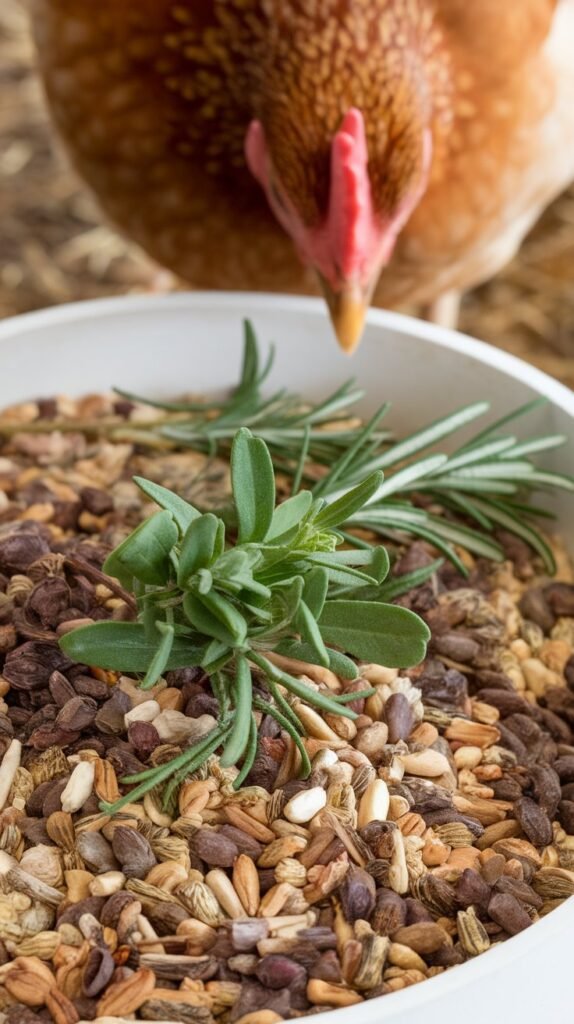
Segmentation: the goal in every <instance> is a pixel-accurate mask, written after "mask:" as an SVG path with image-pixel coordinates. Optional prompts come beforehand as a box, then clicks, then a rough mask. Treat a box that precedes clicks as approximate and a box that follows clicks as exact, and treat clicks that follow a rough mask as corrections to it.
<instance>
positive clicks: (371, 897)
mask: <svg viewBox="0 0 574 1024" xmlns="http://www.w3.org/2000/svg"><path fill="white" fill-rule="evenodd" d="M375 895H376V885H375V880H374V878H372V876H371V875H369V874H368V873H367V872H366V871H363V869H362V868H358V867H355V866H354V865H351V867H350V868H349V870H348V872H347V874H346V875H345V878H344V880H343V883H342V885H341V887H340V889H339V897H340V899H341V906H342V909H343V914H344V915H345V918H346V920H347V921H350V922H353V921H358V920H361V921H368V920H369V918H370V916H371V914H372V913H373V910H374V909H375Z"/></svg>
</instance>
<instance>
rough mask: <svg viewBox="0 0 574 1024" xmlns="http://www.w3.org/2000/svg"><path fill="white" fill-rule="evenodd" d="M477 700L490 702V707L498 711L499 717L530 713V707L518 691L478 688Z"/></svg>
mask: <svg viewBox="0 0 574 1024" xmlns="http://www.w3.org/2000/svg"><path fill="white" fill-rule="evenodd" d="M476 698H477V700H480V701H483V702H484V703H485V704H490V705H491V707H493V708H497V709H498V710H499V711H500V714H501V717H502V718H506V717H507V716H508V715H515V714H518V715H532V707H531V705H530V704H529V703H528V701H527V700H525V699H524V697H521V696H520V694H519V693H509V692H508V691H507V690H496V689H485V690H479V691H478V693H477V695H476Z"/></svg>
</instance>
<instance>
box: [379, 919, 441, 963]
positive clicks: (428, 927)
mask: <svg viewBox="0 0 574 1024" xmlns="http://www.w3.org/2000/svg"><path fill="white" fill-rule="evenodd" d="M391 938H392V940H393V942H399V943H400V944H401V945H402V946H409V947H410V949H414V951H415V953H420V954H421V956H425V955H426V954H429V953H436V952H437V950H439V949H440V948H441V947H442V946H445V945H450V943H451V940H450V937H449V936H448V934H447V933H446V932H445V930H444V928H441V927H440V925H438V924H434V923H433V922H432V921H421V922H419V923H418V924H410V925H405V926H404V927H403V928H399V929H398V931H396V932H394V934H393V935H392V936H391Z"/></svg>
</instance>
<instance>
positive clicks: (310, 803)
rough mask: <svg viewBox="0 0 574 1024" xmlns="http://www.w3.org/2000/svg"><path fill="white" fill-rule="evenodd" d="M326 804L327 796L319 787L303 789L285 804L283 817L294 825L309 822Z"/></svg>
mask: <svg viewBox="0 0 574 1024" xmlns="http://www.w3.org/2000/svg"><path fill="white" fill-rule="evenodd" d="M326 803H327V794H326V792H325V790H324V789H323V788H322V787H321V786H313V787H312V789H303V790H301V792H300V793H296V794H295V796H293V797H291V799H290V800H289V801H288V802H287V803H286V804H285V807H284V808H283V815H284V817H285V818H287V820H288V821H292V822H293V823H294V824H295V825H303V824H304V823H305V822H306V821H311V818H314V817H315V815H316V814H318V813H319V811H321V810H322V809H323V807H324V806H325V804H326Z"/></svg>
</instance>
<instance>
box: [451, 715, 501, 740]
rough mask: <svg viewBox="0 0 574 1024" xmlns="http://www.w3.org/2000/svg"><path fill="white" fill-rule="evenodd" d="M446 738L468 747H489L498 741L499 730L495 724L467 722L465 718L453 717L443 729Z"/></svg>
mask: <svg viewBox="0 0 574 1024" xmlns="http://www.w3.org/2000/svg"><path fill="white" fill-rule="evenodd" d="M445 736H446V738H447V740H456V741H457V742H458V743H464V744H465V746H470V747H491V746H492V745H493V743H498V741H499V739H500V731H499V730H498V729H497V728H496V726H495V725H483V724H482V723H481V722H468V721H467V720H466V719H465V718H453V719H452V721H451V723H450V725H449V726H447V728H446V730H445Z"/></svg>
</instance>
